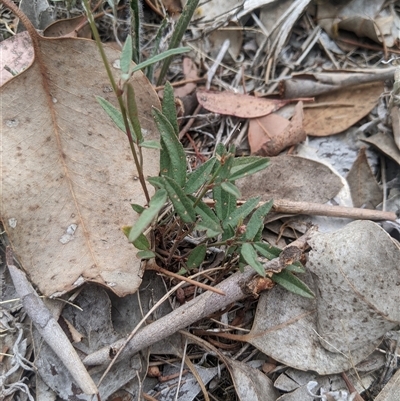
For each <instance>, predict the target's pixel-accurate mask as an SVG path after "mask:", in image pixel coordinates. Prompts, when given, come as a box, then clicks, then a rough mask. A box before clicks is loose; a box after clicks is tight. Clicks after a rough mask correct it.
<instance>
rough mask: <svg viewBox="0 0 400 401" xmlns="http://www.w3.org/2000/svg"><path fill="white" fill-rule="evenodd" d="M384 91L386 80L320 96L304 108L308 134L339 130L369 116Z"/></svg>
mask: <svg viewBox="0 0 400 401" xmlns="http://www.w3.org/2000/svg"><path fill="white" fill-rule="evenodd" d="M382 92H383V83H382V82H373V83H368V84H363V85H358V86H352V87H348V88H342V89H340V90H338V91H335V92H331V93H328V94H324V95H321V96H318V97H317V98H316V102H315V104H313V105H310V106H305V108H304V121H303V122H304V129H305V131H306V134H307V135H313V136H327V135H333V134H338V133H339V132H342V131H344V130H345V129H347V128H349V127H351V126H352V125H353V124H355V123H356V122H357V121H359V120H361V119H362V118H363V117H365V116H366V115H367V114H368V113H369V112H370V111H371V110H372V109H373V108H374V107H375V106H376V104H377V102H378V100H379V96H380V95H381V94H382Z"/></svg>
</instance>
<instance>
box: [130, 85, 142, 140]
mask: <svg viewBox="0 0 400 401" xmlns="http://www.w3.org/2000/svg"><path fill="white" fill-rule="evenodd" d="M126 105H127V109H128V110H127V111H128V117H129V120H130V122H131V124H132V127H133V130H134V131H135V134H136V138H137V140H138V142H139V143H141V142H143V135H142V127H141V126H140V121H139V113H138V108H137V104H136V98H135V90H134V89H133V85H132V84H131V83H129V84H127V85H126Z"/></svg>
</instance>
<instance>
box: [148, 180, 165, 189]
mask: <svg viewBox="0 0 400 401" xmlns="http://www.w3.org/2000/svg"><path fill="white" fill-rule="evenodd" d="M147 181H148V182H149V183H150V184H151V185H153V186H154V187H155V188H163V189H165V182H164V177H148V178H147Z"/></svg>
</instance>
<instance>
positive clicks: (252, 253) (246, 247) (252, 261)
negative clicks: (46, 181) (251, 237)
mask: <svg viewBox="0 0 400 401" xmlns="http://www.w3.org/2000/svg"><path fill="white" fill-rule="evenodd" d="M240 254H241V255H242V257H243V259H244V260H245V261H246V263H248V264H249V265H250V266H251V267H252V268H253V269H254V270H255V271H256V272H257V273H258V274H259V275H260V276H263V277H265V269H264V267H263V265H262V264H261V263H260V262H259V261H258V260H257V252H256V250H255V249H254V248H253V246H252V244H250V243H248V242H246V243H244V244H243V245H242V246H241V248H240Z"/></svg>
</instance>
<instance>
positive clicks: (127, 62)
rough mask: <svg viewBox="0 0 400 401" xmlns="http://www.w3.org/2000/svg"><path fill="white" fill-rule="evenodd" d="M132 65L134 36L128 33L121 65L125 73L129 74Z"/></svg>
mask: <svg viewBox="0 0 400 401" xmlns="http://www.w3.org/2000/svg"><path fill="white" fill-rule="evenodd" d="M131 65H132V36H131V35H128V36H127V37H126V40H125V44H124V47H123V48H122V52H121V58H120V67H121V71H122V73H123V74H129V70H130V68H131Z"/></svg>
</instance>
